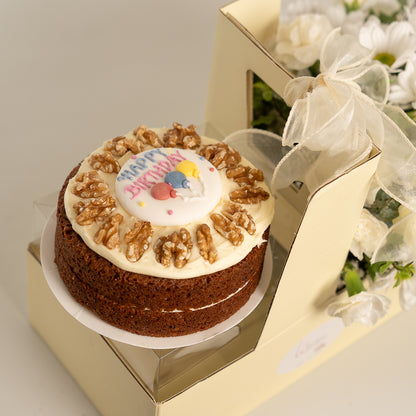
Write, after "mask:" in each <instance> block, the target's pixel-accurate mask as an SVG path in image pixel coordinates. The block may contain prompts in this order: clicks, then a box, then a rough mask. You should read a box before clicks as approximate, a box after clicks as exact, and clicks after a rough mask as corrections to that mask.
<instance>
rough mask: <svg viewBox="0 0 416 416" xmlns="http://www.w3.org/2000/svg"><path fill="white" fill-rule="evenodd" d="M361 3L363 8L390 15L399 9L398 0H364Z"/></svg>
mask: <svg viewBox="0 0 416 416" xmlns="http://www.w3.org/2000/svg"><path fill="white" fill-rule="evenodd" d="M361 3H362V6H361V7H362V9H363V10H365V11H368V12H369V11H373V12H374V13H376V14H380V13H383V14H386V15H388V16H390V15H392V14H394V13H395V12H397V11H399V10H400V3H399V2H398V0H364V1H361Z"/></svg>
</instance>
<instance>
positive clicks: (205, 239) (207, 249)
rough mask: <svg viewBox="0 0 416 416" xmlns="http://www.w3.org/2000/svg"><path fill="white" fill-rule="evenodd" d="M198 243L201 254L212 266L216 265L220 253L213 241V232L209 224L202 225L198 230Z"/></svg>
mask: <svg viewBox="0 0 416 416" xmlns="http://www.w3.org/2000/svg"><path fill="white" fill-rule="evenodd" d="M196 241H197V243H198V248H199V253H200V254H201V256H202V257H203V258H204V259H205V260H208V261H209V263H210V264H212V263H214V262H215V261H216V260H217V257H218V251H217V249H216V248H215V245H214V242H213V241H212V235H211V230H210V228H209V226H208V225H207V224H201V225H199V226H198V228H197V230H196Z"/></svg>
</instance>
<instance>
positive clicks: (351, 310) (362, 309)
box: [327, 292, 391, 326]
mask: <svg viewBox="0 0 416 416" xmlns="http://www.w3.org/2000/svg"><path fill="white" fill-rule="evenodd" d="M390 304H391V301H390V299H388V298H386V297H385V296H383V295H379V294H377V293H370V292H360V293H357V294H356V295H354V296H351V297H349V298H348V299H345V300H343V301H335V302H333V303H331V304H330V305H329V306H328V308H327V313H328V315H330V316H336V317H340V318H342V320H343V321H344V324H345V326H348V325H351V324H352V323H354V322H361V323H362V324H364V325H367V326H371V325H374V324H375V323H376V322H377V321H378V320H379V319H381V318H382V317H383V316H384V315H386V314H387V312H388V309H389V307H390Z"/></svg>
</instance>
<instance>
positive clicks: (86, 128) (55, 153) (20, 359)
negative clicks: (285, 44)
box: [0, 0, 416, 416]
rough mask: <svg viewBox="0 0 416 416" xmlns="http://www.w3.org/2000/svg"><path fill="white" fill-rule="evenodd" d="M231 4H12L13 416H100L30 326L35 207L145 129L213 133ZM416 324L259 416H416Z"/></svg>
mask: <svg viewBox="0 0 416 416" xmlns="http://www.w3.org/2000/svg"><path fill="white" fill-rule="evenodd" d="M253 1H255V0H253ZM225 2H226V1H225V0H204V1H202V0H175V1H169V0H153V1H150V0H136V1H133V0H130V1H129V0H118V1H116V0H113V1H110V0H71V1H62V0H2V1H1V2H0V53H1V55H0V56H1V60H0V113H1V116H0V137H1V154H2V155H3V156H2V161H1V163H0V169H1V176H0V178H1V179H0V181H1V182H0V183H1V190H0V192H1V201H2V203H1V205H0V220H1V228H0V238H1V250H0V255H1V259H0V260H1V263H0V264H1V267H2V268H1V271H2V274H1V282H0V325H1V330H2V336H1V343H0V372H1V373H0V374H1V376H0V413H1V414H4V415H28V416H30V415H47V416H49V415H51V416H52V415H61V416H66V415H85V416H93V415H97V412H96V410H95V409H94V407H93V406H92V405H91V403H90V402H89V401H88V399H86V397H85V396H84V395H83V393H82V392H81V391H80V390H79V388H78V387H77V385H76V384H75V383H74V381H73V380H72V379H71V377H70V376H69V375H68V374H67V373H66V371H65V370H64V369H63V367H62V366H61V365H60V363H59V362H58V361H57V360H56V359H55V357H54V356H53V354H52V353H51V352H50V350H49V349H48V347H47V346H46V345H45V344H44V343H43V341H42V340H41V339H40V338H39V337H38V335H37V334H36V333H35V332H34V330H33V329H32V328H31V327H30V325H29V323H28V318H27V307H26V273H25V260H24V259H25V249H26V247H27V244H28V243H29V241H31V240H32V239H33V237H34V234H35V230H34V225H33V224H34V219H33V206H32V203H33V201H34V200H36V199H38V198H40V197H43V196H44V195H47V194H50V193H52V192H56V191H57V190H58V189H59V187H60V186H61V184H62V183H63V181H64V179H65V177H66V175H67V174H68V172H69V171H70V170H71V168H72V167H73V166H75V165H76V164H77V163H78V162H79V161H80V160H81V159H82V158H83V157H84V156H85V155H86V154H88V153H89V152H90V151H91V150H93V149H94V148H95V147H98V145H100V144H101V143H102V142H103V141H104V140H107V139H111V138H113V137H114V136H116V135H119V134H123V133H125V132H126V131H128V130H130V129H132V128H134V127H136V126H137V125H138V124H146V125H148V126H150V127H151V126H168V125H170V124H171V122H172V121H179V122H182V123H184V124H188V123H195V124H199V123H202V121H203V116H204V106H205V100H206V94H207V88H208V78H209V70H210V62H211V56H212V47H213V41H214V34H215V24H216V18H217V11H218V8H219V7H221V6H222V5H224V3H225ZM415 318H416V311H412V312H410V313H405V314H401V315H400V316H399V317H398V318H395V319H393V320H392V321H390V322H388V323H387V324H386V325H384V326H383V327H381V328H380V329H378V330H377V331H374V332H372V333H371V334H370V335H369V336H367V337H366V338H364V339H363V340H361V341H360V342H358V343H356V344H355V345H353V346H352V347H351V348H349V349H348V350H346V351H344V352H343V353H342V354H340V355H338V356H337V357H336V358H335V359H332V360H331V361H329V362H327V363H326V364H324V365H323V366H321V367H320V368H319V369H317V370H316V371H314V372H313V373H311V374H310V375H308V376H307V377H305V378H304V379H303V380H301V381H300V382H298V383H296V384H295V385H293V386H292V387H290V388H289V389H287V390H286V391H284V392H283V393H281V394H280V395H278V396H277V397H275V398H273V399H272V400H271V401H270V402H268V403H266V404H265V405H263V406H261V407H260V408H258V409H256V410H255V411H253V412H252V413H250V416H269V415H270V416H271V415H276V414H281V415H305V414H308V415H310V416H313V415H332V414H337V415H339V416H342V415H350V414H358V415H363V414H366V415H373V414H378V415H386V416H387V415H389V416H390V415H391V414H392V413H393V412H397V410H399V409H401V410H399V411H400V414H409V415H410V414H414V385H415V382H416V375H415V374H416V360H415V359H414V357H415V351H416V336H415V335H414V333H415V326H416V325H415ZM214 416H215V415H214Z"/></svg>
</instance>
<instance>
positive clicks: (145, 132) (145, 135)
mask: <svg viewBox="0 0 416 416" xmlns="http://www.w3.org/2000/svg"><path fill="white" fill-rule="evenodd" d="M133 134H134V135H135V136H136V137H137V139H139V140H140V142H141V143H143V144H150V145H151V146H153V147H163V143H162V142H161V141H160V139H159V136H158V135H157V134H156V133H155V132H154V131H153V130H150V129H148V128H147V127H146V126H143V125H140V126H138V127H136V128H135V129H134V131H133Z"/></svg>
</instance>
